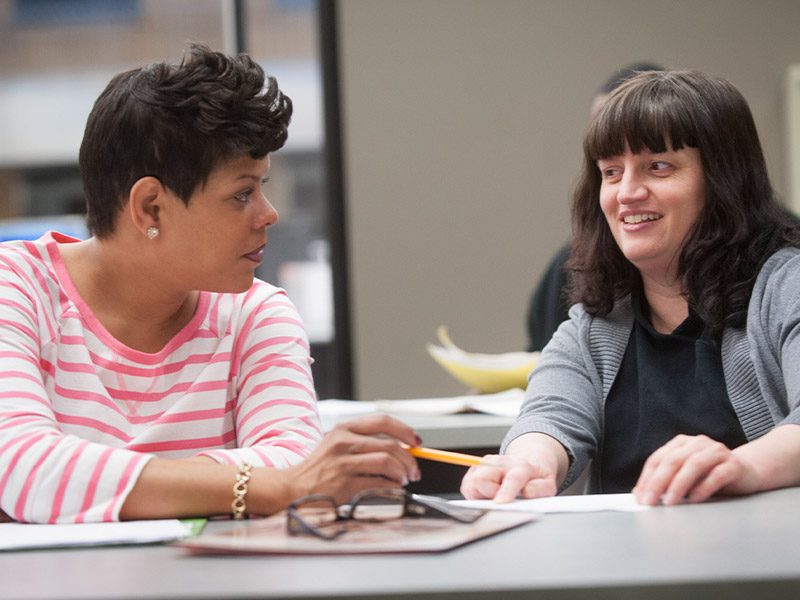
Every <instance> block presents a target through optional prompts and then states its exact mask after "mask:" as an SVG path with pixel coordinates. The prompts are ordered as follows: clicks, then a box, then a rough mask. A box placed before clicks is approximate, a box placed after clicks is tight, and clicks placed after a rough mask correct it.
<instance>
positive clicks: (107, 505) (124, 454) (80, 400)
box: [0, 232, 322, 523]
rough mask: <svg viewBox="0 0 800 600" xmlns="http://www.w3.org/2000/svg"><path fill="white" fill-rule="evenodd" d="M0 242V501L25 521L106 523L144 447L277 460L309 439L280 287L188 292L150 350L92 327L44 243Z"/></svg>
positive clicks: (304, 366)
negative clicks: (188, 316) (184, 315)
mask: <svg viewBox="0 0 800 600" xmlns="http://www.w3.org/2000/svg"><path fill="white" fill-rule="evenodd" d="M74 241H76V240H73V239H72V238H68V237H67V236H63V235H61V234H58V233H53V232H50V233H48V234H46V235H45V236H43V237H42V238H40V239H39V240H37V241H35V242H7V243H4V244H0V508H2V510H3V511H5V512H6V513H7V514H8V515H9V516H11V517H12V518H14V519H16V520H18V521H26V522H37V523H72V522H77V523H80V522H89V521H113V520H117V519H118V518H119V510H120V507H121V506H122V504H123V502H124V501H125V499H126V497H127V496H128V493H129V492H130V490H131V489H132V487H133V485H134V484H135V482H136V479H137V478H138V476H139V474H140V473H141V470H142V468H143V467H144V466H145V464H146V463H147V461H148V460H149V459H150V458H152V457H153V456H161V457H165V458H182V457H188V456H193V455H197V454H205V455H208V456H210V457H212V458H214V459H215V460H217V461H218V462H221V463H242V462H250V463H252V464H253V465H255V466H269V467H277V468H282V467H287V466H290V465H293V464H295V463H298V462H300V461H301V460H302V459H303V458H304V457H306V456H307V455H308V454H309V453H310V452H311V450H312V449H313V448H314V447H315V446H316V445H317V444H318V443H319V441H320V439H321V438H322V428H321V426H320V421H319V416H318V414H317V409H316V400H315V394H314V385H313V381H312V377H311V358H310V356H309V346H308V341H307V337H306V333H305V330H304V328H303V325H302V323H301V321H300V317H299V315H298V314H297V311H296V310H295V308H294V306H293V305H292V303H291V302H290V301H289V299H288V298H287V297H286V295H285V293H284V292H283V290H280V289H278V288H275V287H273V286H271V285H269V284H267V283H264V282H263V281H258V280H255V281H254V284H253V286H252V287H251V288H250V290H249V291H247V292H245V293H243V294H217V293H209V292H202V293H201V294H200V300H199V303H198V306H197V311H196V313H195V315H194V317H193V318H192V320H191V321H190V322H189V324H188V325H186V327H184V328H183V330H182V331H180V333H178V335H176V336H175V338H173V339H172V340H171V341H170V342H169V343H168V344H167V345H166V346H165V347H164V348H163V349H162V350H161V351H160V352H157V353H155V354H148V353H144V352H139V351H136V350H132V349H131V348H128V347H126V346H124V345H123V344H121V343H120V342H118V341H117V340H115V339H114V338H113V337H112V336H111V335H110V334H109V333H108V332H107V331H106V330H105V328H104V327H103V326H102V325H101V324H100V322H99V321H98V320H97V318H96V317H95V316H94V314H93V313H92V311H91V309H89V307H88V306H87V305H86V304H85V303H84V302H83V300H82V299H81V297H80V295H79V294H78V292H77V290H76V289H75V287H74V285H73V284H72V281H71V280H70V277H69V274H68V273H67V270H66V268H65V267H64V263H63V262H62V260H61V254H60V251H59V249H58V243H68V242H74Z"/></svg>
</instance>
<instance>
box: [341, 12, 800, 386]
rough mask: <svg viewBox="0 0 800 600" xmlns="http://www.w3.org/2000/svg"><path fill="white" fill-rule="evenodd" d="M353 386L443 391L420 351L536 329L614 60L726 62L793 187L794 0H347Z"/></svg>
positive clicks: (779, 180)
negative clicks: (541, 288) (590, 119)
mask: <svg viewBox="0 0 800 600" xmlns="http://www.w3.org/2000/svg"><path fill="white" fill-rule="evenodd" d="M338 13H339V43H340V60H341V65H340V68H341V94H342V106H343V115H342V116H343V132H344V156H345V176H346V184H347V188H346V203H347V204H346V210H347V219H348V220H347V225H348V228H349V232H348V233H349V245H350V246H349V251H350V263H349V268H350V278H351V281H350V285H351V288H350V295H351V301H352V304H351V311H352V323H353V331H352V334H353V345H354V347H353V350H354V369H355V391H356V397H357V398H359V399H373V398H376V397H389V398H400V397H417V396H425V395H450V394H457V393H460V392H462V391H463V388H462V386H461V385H460V384H459V383H457V382H456V381H455V380H452V379H451V378H450V377H449V375H447V374H446V373H445V372H444V371H442V370H441V369H440V367H438V365H436V364H435V363H434V362H433V360H432V359H431V358H430V357H429V356H428V354H427V353H426V351H425V345H426V343H428V342H431V341H435V330H436V327H437V326H438V325H440V324H446V325H448V326H449V329H450V334H451V337H452V338H453V340H454V341H455V342H456V343H457V344H458V345H460V346H462V347H463V348H465V349H467V350H472V351H483V352H502V351H507V350H518V349H522V348H523V347H524V346H525V343H526V334H525V310H526V303H527V300H528V297H529V295H530V292H531V289H532V286H533V284H534V282H535V281H536V280H537V278H538V276H539V275H540V273H541V272H542V270H543V268H544V266H545V265H546V263H547V261H548V259H549V257H550V255H551V254H552V253H553V251H554V250H555V249H556V248H557V247H558V246H559V245H560V244H561V243H562V242H563V241H564V240H565V239H566V238H567V236H568V234H569V225H568V194H569V190H570V189H571V186H572V184H573V181H574V179H575V176H576V173H577V167H578V165H579V162H580V138H581V132H582V129H583V126H584V124H585V122H586V118H587V113H588V108H589V102H590V99H591V96H592V95H593V94H594V92H595V90H596V89H597V88H598V86H600V85H601V84H602V82H603V81H604V80H605V79H606V77H607V76H608V75H609V74H610V72H611V71H612V70H613V69H615V68H616V67H617V66H620V65H622V64H625V63H628V62H631V61H638V60H653V61H657V62H660V63H662V64H665V65H667V66H669V67H679V68H698V69H702V70H706V71H708V72H710V73H714V74H716V75H721V76H724V77H727V78H728V79H730V80H731V81H733V83H734V84H736V85H737V86H738V87H739V88H740V89H741V90H742V92H743V93H744V94H745V96H746V97H747V98H748V100H749V101H750V103H751V106H752V109H753V112H754V114H755V119H756V122H757V125H758V127H759V130H760V132H761V136H762V141H763V143H764V147H765V151H766V154H767V157H768V160H769V164H770V169H771V172H772V175H773V179H774V182H775V185H776V187H777V188H778V189H779V190H780V191H782V190H784V189H785V186H786V183H785V179H786V178H785V171H786V168H785V161H784V156H785V151H784V144H785V139H784V138H785V135H784V125H783V123H784V119H783V115H782V111H783V98H784V92H783V82H784V76H785V72H786V69H787V66H788V65H789V64H791V63H794V62H800V34H798V27H799V26H800V2H797V0H602V1H596V0H517V1H514V0H341V1H340V2H338Z"/></svg>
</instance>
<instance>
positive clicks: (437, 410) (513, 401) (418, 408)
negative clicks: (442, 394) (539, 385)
mask: <svg viewBox="0 0 800 600" xmlns="http://www.w3.org/2000/svg"><path fill="white" fill-rule="evenodd" d="M524 399H525V390H522V389H520V388H512V389H510V390H505V391H502V392H496V393H494V394H469V395H464V396H452V397H448V398H412V399H405V400H376V401H375V405H376V406H377V408H378V410H381V411H383V412H386V413H389V414H391V415H452V414H456V413H459V412H464V411H470V410H474V411H477V412H481V413H485V414H488V415H498V416H502V417H516V416H517V414H518V413H519V409H520V406H522V401H523V400H524Z"/></svg>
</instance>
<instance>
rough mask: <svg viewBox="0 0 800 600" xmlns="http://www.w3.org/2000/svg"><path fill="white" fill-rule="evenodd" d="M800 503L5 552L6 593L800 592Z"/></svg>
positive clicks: (784, 500) (775, 498) (771, 498)
mask: <svg viewBox="0 0 800 600" xmlns="http://www.w3.org/2000/svg"><path fill="white" fill-rule="evenodd" d="M798 507H800V489H799V488H795V489H790V490H779V491H775V492H769V493H766V494H760V495H757V496H753V497H748V498H739V499H731V500H725V501H719V502H712V503H708V504H702V505H683V506H677V507H658V508H655V509H653V510H650V511H647V512H640V513H611V512H608V513H592V514H551V515H545V516H543V517H542V518H541V519H540V520H538V521H535V522H533V523H530V524H528V525H525V526H522V527H520V528H518V529H515V530H512V531H508V532H505V533H501V534H499V535H496V536H494V537H491V538H488V539H485V540H481V541H478V542H475V543H473V544H469V545H467V546H464V547H462V548H458V549H455V550H452V551H450V552H446V553H443V554H419V555H384V556H338V557H195V556H189V555H188V554H186V553H185V552H184V551H182V550H181V549H179V548H176V547H170V546H148V547H120V548H98V549H82V550H60V551H29V552H18V553H6V554H0V597H2V598H18V599H23V598H29V599H30V598H36V599H42V598H60V599H66V598H81V599H84V598H85V599H93V598H110V599H123V598H162V599H179V598H214V599H226V598H239V599H243V598H292V599H301V598H302V599H311V598H350V599H354V598H358V599H362V600H364V599H368V598H381V599H400V598H406V599H407V598H417V599H422V598H425V599H434V600H446V599H452V598H469V599H475V598H489V597H494V598H502V599H503V600H506V599H512V600H513V599H517V598H548V599H557V600H558V599H563V598H592V599H598V598H599V599H601V600H602V599H607V598H608V599H610V598H615V599H616V598H622V599H627V598H647V599H648V600H650V599H654V598H655V599H659V598H681V599H684V598H693V597H704V598H707V597H713V598H725V599H729V598H734V599H736V598H759V599H762V598H800V550H798V546H797V541H798V539H800V518H798ZM230 526H231V524H230V523H229V522H219V521H218V522H213V523H210V524H209V528H211V529H215V530H219V529H223V528H226V527H230Z"/></svg>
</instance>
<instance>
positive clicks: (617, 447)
mask: <svg viewBox="0 0 800 600" xmlns="http://www.w3.org/2000/svg"><path fill="white" fill-rule="evenodd" d="M633 313H634V317H635V321H634V326H633V330H632V332H631V337H630V340H629V342H628V347H627V349H626V350H625V355H624V357H623V359H622V365H621V366H620V370H619V373H618V374H617V377H616V380H615V381H614V384H613V385H612V387H611V391H610V393H609V395H608V398H607V399H606V405H605V436H604V441H603V447H602V448H601V450H600V456H599V458H600V461H601V477H600V483H601V490H602V491H603V492H604V493H616V492H629V491H631V489H632V488H633V486H634V485H635V484H636V481H637V479H638V478H639V474H640V473H641V471H642V467H643V466H644V462H645V460H646V459H647V457H648V456H650V454H652V453H653V452H654V451H655V450H657V449H658V448H659V447H661V446H663V445H664V444H665V443H667V442H668V441H669V440H671V439H672V438H673V437H675V436H676V435H678V434H680V433H684V434H687V435H699V434H701V433H702V434H705V435H707V436H708V437H710V438H712V439H715V440H717V441H719V442H722V443H724V444H725V445H726V446H728V447H729V448H735V447H736V446H740V445H742V444H744V443H745V442H746V441H747V438H746V437H745V434H744V431H743V430H742V426H741V424H740V423H739V419H738V418H737V417H736V413H735V411H734V410H733V406H732V405H731V402H730V399H729V398H728V391H727V389H726V387H725V376H724V374H723V371H722V355H721V352H720V345H719V342H718V341H717V340H715V339H714V338H713V336H712V335H711V334H710V333H709V331H708V328H707V327H706V326H705V324H704V322H703V321H702V319H700V317H698V316H697V315H696V314H690V315H689V316H688V317H687V318H686V320H685V321H684V322H683V323H681V324H680V325H679V326H678V328H677V329H675V331H673V332H672V333H671V334H662V333H659V332H657V331H656V330H655V329H654V328H653V326H652V324H651V323H650V319H649V317H648V315H649V307H648V306H647V302H646V300H645V299H644V296H643V295H640V294H634V297H633Z"/></svg>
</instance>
